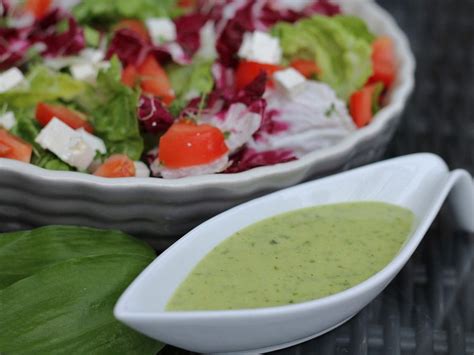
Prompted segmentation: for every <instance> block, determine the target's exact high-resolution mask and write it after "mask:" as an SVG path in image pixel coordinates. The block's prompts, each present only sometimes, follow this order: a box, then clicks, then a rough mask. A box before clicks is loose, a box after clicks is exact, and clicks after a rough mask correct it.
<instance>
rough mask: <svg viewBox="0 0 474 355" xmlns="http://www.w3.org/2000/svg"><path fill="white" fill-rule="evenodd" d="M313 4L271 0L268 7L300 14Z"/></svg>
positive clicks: (298, 1)
mask: <svg viewBox="0 0 474 355" xmlns="http://www.w3.org/2000/svg"><path fill="white" fill-rule="evenodd" d="M313 2H314V1H313V0H273V1H272V2H270V5H271V6H272V7H273V8H275V9H286V10H292V11H296V12H301V11H303V10H304V9H305V8H306V7H307V6H309V5H310V4H311V3H313Z"/></svg>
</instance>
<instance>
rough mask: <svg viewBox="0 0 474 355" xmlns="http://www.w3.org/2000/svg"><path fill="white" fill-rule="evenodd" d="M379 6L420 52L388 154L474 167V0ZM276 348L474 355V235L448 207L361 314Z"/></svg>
mask: <svg viewBox="0 0 474 355" xmlns="http://www.w3.org/2000/svg"><path fill="white" fill-rule="evenodd" d="M347 1H350V0H347ZM379 3H380V4H381V5H382V6H384V7H385V8H387V9H388V10H389V11H390V12H391V13H392V14H393V15H394V16H395V18H396V19H397V21H398V23H399V25H400V26H401V27H402V29H403V30H405V31H406V33H407V35H408V37H409V39H410V42H411V45H412V48H413V50H414V52H415V55H416V59H417V72H416V89H415V92H414V94H413V96H412V99H411V101H410V103H409V105H408V107H407V109H406V111H405V114H404V117H403V121H402V123H401V125H400V128H399V130H398V132H397V135H396V137H395V138H394V140H393V142H392V144H391V146H390V147H389V149H388V152H387V154H386V157H387V158H388V157H393V156H398V155H404V154H409V153H414V152H424V151H426V152H433V153H436V154H438V155H440V156H441V157H443V158H444V159H445V160H446V162H448V164H449V166H450V168H452V169H455V168H463V169H467V170H469V171H470V172H471V174H473V173H474V111H473V108H474V74H473V70H474V0H380V1H379ZM473 218H474V216H473ZM162 354H163V355H170V354H190V353H189V352H185V351H181V350H178V349H176V348H173V347H167V348H165V349H164V351H163V352H162ZM273 354H279V355H284V354H288V355H293V354H295V355H296V354H376V355H379V354H380V355H392V354H393V355H396V354H453V355H458V354H459V355H461V354H468V355H473V354H474V236H473V235H468V234H467V233H463V232H459V231H455V230H454V229H453V226H452V222H451V217H450V215H449V211H447V210H446V209H443V210H442V211H441V213H440V215H439V216H438V218H437V219H436V221H435V223H434V224H433V226H432V227H431V229H430V231H429V232H428V233H427V235H426V237H425V239H424V241H423V242H422V244H421V245H420V246H419V247H418V249H417V252H416V253H415V255H414V256H413V257H412V258H411V260H410V261H409V262H408V264H407V265H406V267H405V268H404V269H403V270H402V271H401V273H400V274H399V275H398V277H397V278H396V279H395V280H394V281H393V282H392V283H391V284H390V286H389V287H388V288H387V289H386V290H385V291H384V292H383V293H382V294H381V295H380V296H379V297H378V298H377V299H375V300H374V301H373V302H372V303H371V304H369V305H368V306H367V307H366V308H365V309H364V310H363V311H361V312H360V313H359V314H358V315H357V316H356V317H355V318H353V319H352V320H351V321H349V322H347V323H346V324H345V325H343V326H341V327H339V328H337V329H335V330H333V331H332V332H330V333H328V334H326V335H324V336H321V337H319V338H317V339H314V340H312V341H309V342H307V343H304V344H301V345H298V346H294V347H292V348H289V349H285V350H281V351H278V352H275V353H273ZM160 355H161V354H160Z"/></svg>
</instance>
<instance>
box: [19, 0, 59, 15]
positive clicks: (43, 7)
mask: <svg viewBox="0 0 474 355" xmlns="http://www.w3.org/2000/svg"><path fill="white" fill-rule="evenodd" d="M52 2H53V0H27V1H26V3H25V10H26V11H27V12H29V13H31V14H32V15H33V16H34V17H35V18H37V19H40V18H42V17H44V15H46V13H47V12H48V10H49V8H50V7H51V4H52Z"/></svg>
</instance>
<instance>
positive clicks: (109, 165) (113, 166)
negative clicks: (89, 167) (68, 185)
mask: <svg viewBox="0 0 474 355" xmlns="http://www.w3.org/2000/svg"><path fill="white" fill-rule="evenodd" d="M94 175H95V176H102V177H108V178H120V177H132V176H135V164H133V160H131V159H130V158H129V157H127V156H126V155H124V154H114V155H111V156H110V157H109V158H108V159H107V160H106V161H105V162H104V163H103V164H102V165H100V166H99V167H98V168H97V170H96V171H95V172H94Z"/></svg>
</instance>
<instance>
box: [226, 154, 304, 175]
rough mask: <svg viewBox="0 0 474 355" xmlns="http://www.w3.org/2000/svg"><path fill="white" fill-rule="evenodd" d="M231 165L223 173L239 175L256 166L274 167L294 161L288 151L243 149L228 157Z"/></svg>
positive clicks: (292, 155) (294, 158) (293, 157)
mask: <svg viewBox="0 0 474 355" xmlns="http://www.w3.org/2000/svg"><path fill="white" fill-rule="evenodd" d="M230 160H232V165H231V166H229V167H228V168H227V169H226V170H225V171H224V172H225V173H239V172H242V171H246V170H249V169H252V168H256V167H258V166H266V165H274V164H279V163H286V162H288V161H292V160H296V157H295V156H294V154H293V152H292V151H290V150H288V149H277V150H271V151H266V152H257V151H255V150H253V149H249V148H243V149H242V150H240V151H239V152H237V153H235V154H234V155H233V156H231V157H230Z"/></svg>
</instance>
